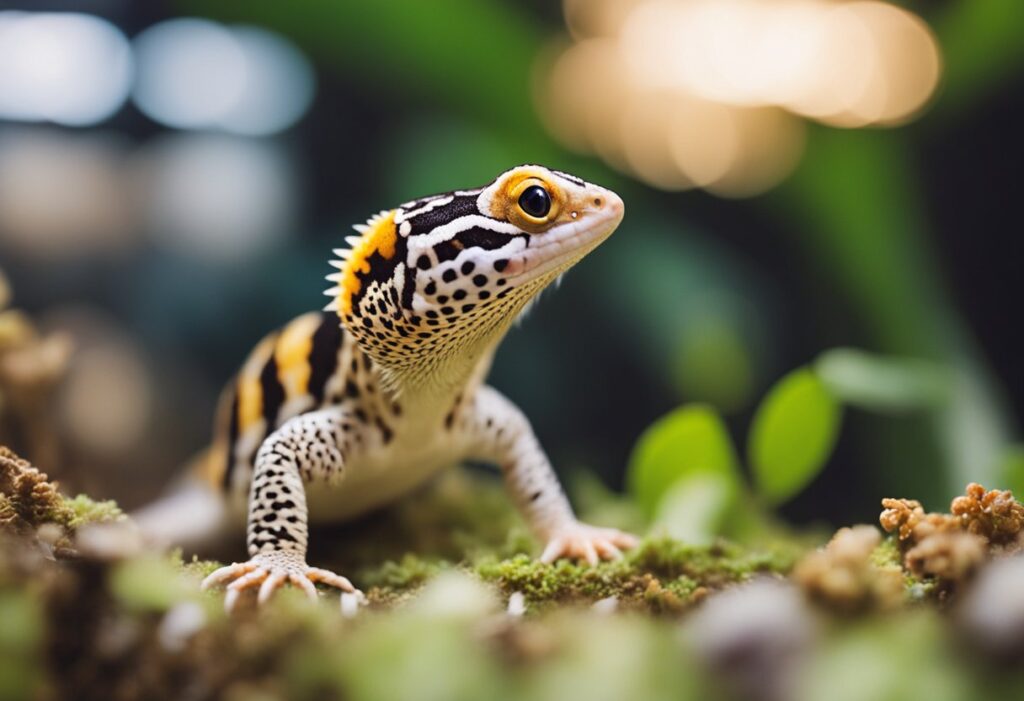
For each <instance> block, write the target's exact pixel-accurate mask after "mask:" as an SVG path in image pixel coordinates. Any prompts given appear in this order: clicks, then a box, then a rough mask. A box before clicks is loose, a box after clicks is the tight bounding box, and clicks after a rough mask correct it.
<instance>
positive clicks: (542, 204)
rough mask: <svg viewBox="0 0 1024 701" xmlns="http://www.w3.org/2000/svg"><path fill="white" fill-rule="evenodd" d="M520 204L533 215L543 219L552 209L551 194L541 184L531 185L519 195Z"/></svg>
mask: <svg viewBox="0 0 1024 701" xmlns="http://www.w3.org/2000/svg"><path fill="white" fill-rule="evenodd" d="M519 206H520V207H521V208H522V210H523V211H524V212H526V213H527V214H529V215H530V216H531V217H535V218H537V219H543V218H544V217H546V216H547V215H548V212H550V211H551V195H549V194H548V191H547V190H545V189H544V188H542V187H541V186H540V185H531V186H530V187H528V188H526V189H525V190H523V194H521V195H519Z"/></svg>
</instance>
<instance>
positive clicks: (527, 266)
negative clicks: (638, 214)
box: [509, 191, 624, 284]
mask: <svg viewBox="0 0 1024 701" xmlns="http://www.w3.org/2000/svg"><path fill="white" fill-rule="evenodd" d="M602 197H603V201H604V205H603V206H602V207H601V208H600V209H590V210H584V211H583V212H582V213H581V216H580V217H579V219H577V220H575V221H569V222H566V223H565V224H562V225H560V226H558V227H555V228H553V229H551V230H549V231H548V232H546V233H544V234H542V235H539V236H535V237H533V238H532V239H531V242H530V245H529V246H528V247H527V248H526V249H524V250H523V251H522V253H520V254H519V255H518V256H517V257H516V258H515V259H513V261H512V262H511V264H510V265H509V267H510V268H511V270H510V272H511V275H510V276H509V282H512V283H518V284H522V283H523V282H528V281H530V280H535V279H538V278H542V277H544V276H545V275H548V274H552V273H559V272H562V271H564V270H565V269H567V268H569V267H571V266H572V265H573V264H575V263H576V262H577V261H578V260H579V259H580V258H582V257H583V256H585V255H586V254H587V253H589V252H590V251H592V250H594V248H596V247H597V246H598V245H600V244H601V242H602V241H604V240H605V239H606V238H608V237H609V236H610V235H611V234H612V232H613V231H615V229H616V227H618V225H619V222H621V221H622V216H623V213H624V206H623V204H622V200H621V199H619V197H618V196H617V195H615V194H614V193H612V192H607V191H606V192H605V193H602Z"/></svg>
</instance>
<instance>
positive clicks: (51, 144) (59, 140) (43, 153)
mask: <svg viewBox="0 0 1024 701" xmlns="http://www.w3.org/2000/svg"><path fill="white" fill-rule="evenodd" d="M125 150H126V149H125V144H124V143H123V142H122V141H121V140H120V139H117V138H114V137H112V136H110V135H104V134H88V135H87V134H75V135H72V134H68V133H63V132H60V131H57V130H54V129H49V128H40V127H24V128H8V129H6V130H5V131H4V132H3V134H2V135H0V248H3V249H6V250H9V251H15V252H17V253H19V254H21V255H25V256H30V257H33V258H47V259H65V260H67V259H73V258H74V257H76V256H81V255H88V254H94V253H97V252H106V253H111V252H115V251H119V250H123V249H124V248H126V247H128V246H130V245H131V244H132V243H133V241H134V240H135V238H136V231H137V230H136V227H135V208H134V206H133V203H132V200H131V198H130V197H125V193H126V192H128V191H130V189H129V187H128V182H127V181H126V180H125V178H124V177H123V175H124V174H123V168H122V165H123V162H124V159H125V158H126V153H125Z"/></svg>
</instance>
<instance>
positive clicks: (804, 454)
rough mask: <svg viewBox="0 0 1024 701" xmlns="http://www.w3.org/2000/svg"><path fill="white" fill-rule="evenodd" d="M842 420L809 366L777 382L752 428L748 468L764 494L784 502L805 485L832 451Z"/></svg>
mask: <svg viewBox="0 0 1024 701" xmlns="http://www.w3.org/2000/svg"><path fill="white" fill-rule="evenodd" d="M841 418H842V410H841V407H840V405H839V402H838V401H836V398H835V397H834V396H833V395H832V393H831V392H830V391H829V390H828V388H827V387H826V386H825V384H824V383H823V382H822V381H821V380H820V379H819V378H818V376H817V375H815V374H814V372H813V371H812V370H810V369H809V368H799V369H797V370H794V371H793V372H791V373H789V374H788V375H786V376H785V377H783V378H782V379H781V380H779V382H778V383H776V385H775V386H774V387H772V389H771V391H769V392H768V395H767V396H766V397H765V398H764V400H763V401H762V402H761V405H760V406H759V407H758V408H757V413H756V414H755V415H754V421H753V424H752V426H751V428H750V440H749V443H748V448H749V451H750V466H751V469H752V470H753V473H754V480H755V482H756V483H757V487H758V491H759V492H760V493H761V495H762V496H764V497H765V498H766V499H767V500H768V501H769V502H771V503H773V504H780V503H782V502H784V501H787V500H788V499H790V498H792V497H793V496H795V495H796V494H797V493H798V492H800V490H802V489H803V488H804V487H806V486H807V485H808V484H809V483H810V482H811V480H813V479H814V478H815V477H816V476H817V474H818V473H819V472H820V471H821V469H822V468H823V467H824V466H825V461H826V460H827V459H828V457H829V455H830V454H831V453H832V449H833V447H834V446H835V442H836V437H837V435H838V433H839V425H840V421H841Z"/></svg>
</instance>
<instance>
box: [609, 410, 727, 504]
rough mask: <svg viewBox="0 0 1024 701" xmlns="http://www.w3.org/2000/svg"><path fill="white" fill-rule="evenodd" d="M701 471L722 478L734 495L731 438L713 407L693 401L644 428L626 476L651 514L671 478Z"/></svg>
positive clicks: (639, 501) (668, 485)
mask: <svg viewBox="0 0 1024 701" xmlns="http://www.w3.org/2000/svg"><path fill="white" fill-rule="evenodd" d="M700 474H710V475H716V476H719V477H721V478H722V480H723V483H724V484H726V485H728V489H729V492H730V498H732V497H733V496H734V495H735V494H736V492H737V488H738V486H739V483H740V479H739V469H738V466H737V460H736V454H735V452H734V450H733V446H732V441H731V440H730V439H729V434H728V432H727V431H726V430H725V425H724V424H723V423H722V419H721V418H720V417H719V416H718V414H717V413H716V412H715V410H714V409H712V408H710V407H707V406H704V405H699V404H698V405H689V406H684V407H682V408H680V409H676V410H675V411H673V412H672V413H670V414H668V415H667V416H664V417H662V418H661V419H659V420H658V421H656V422H655V423H654V424H653V425H652V426H651V427H650V428H648V429H647V430H646V431H644V433H643V434H642V435H641V436H640V439H639V440H638V441H637V444H636V447H635V448H634V449H633V455H632V457H631V459H630V464H629V469H628V471H627V474H626V480H627V483H628V485H629V489H630V490H631V491H632V493H633V495H634V496H635V497H636V499H637V502H638V503H639V504H640V508H642V509H643V510H644V512H645V513H646V514H647V515H648V516H651V515H653V514H654V513H655V511H656V510H657V507H658V503H659V502H660V501H661V500H662V498H663V497H664V496H665V495H666V494H667V493H668V491H669V489H670V488H671V487H672V486H673V485H674V484H676V482H678V481H680V480H682V479H685V478H688V477H693V476H694V475H700Z"/></svg>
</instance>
